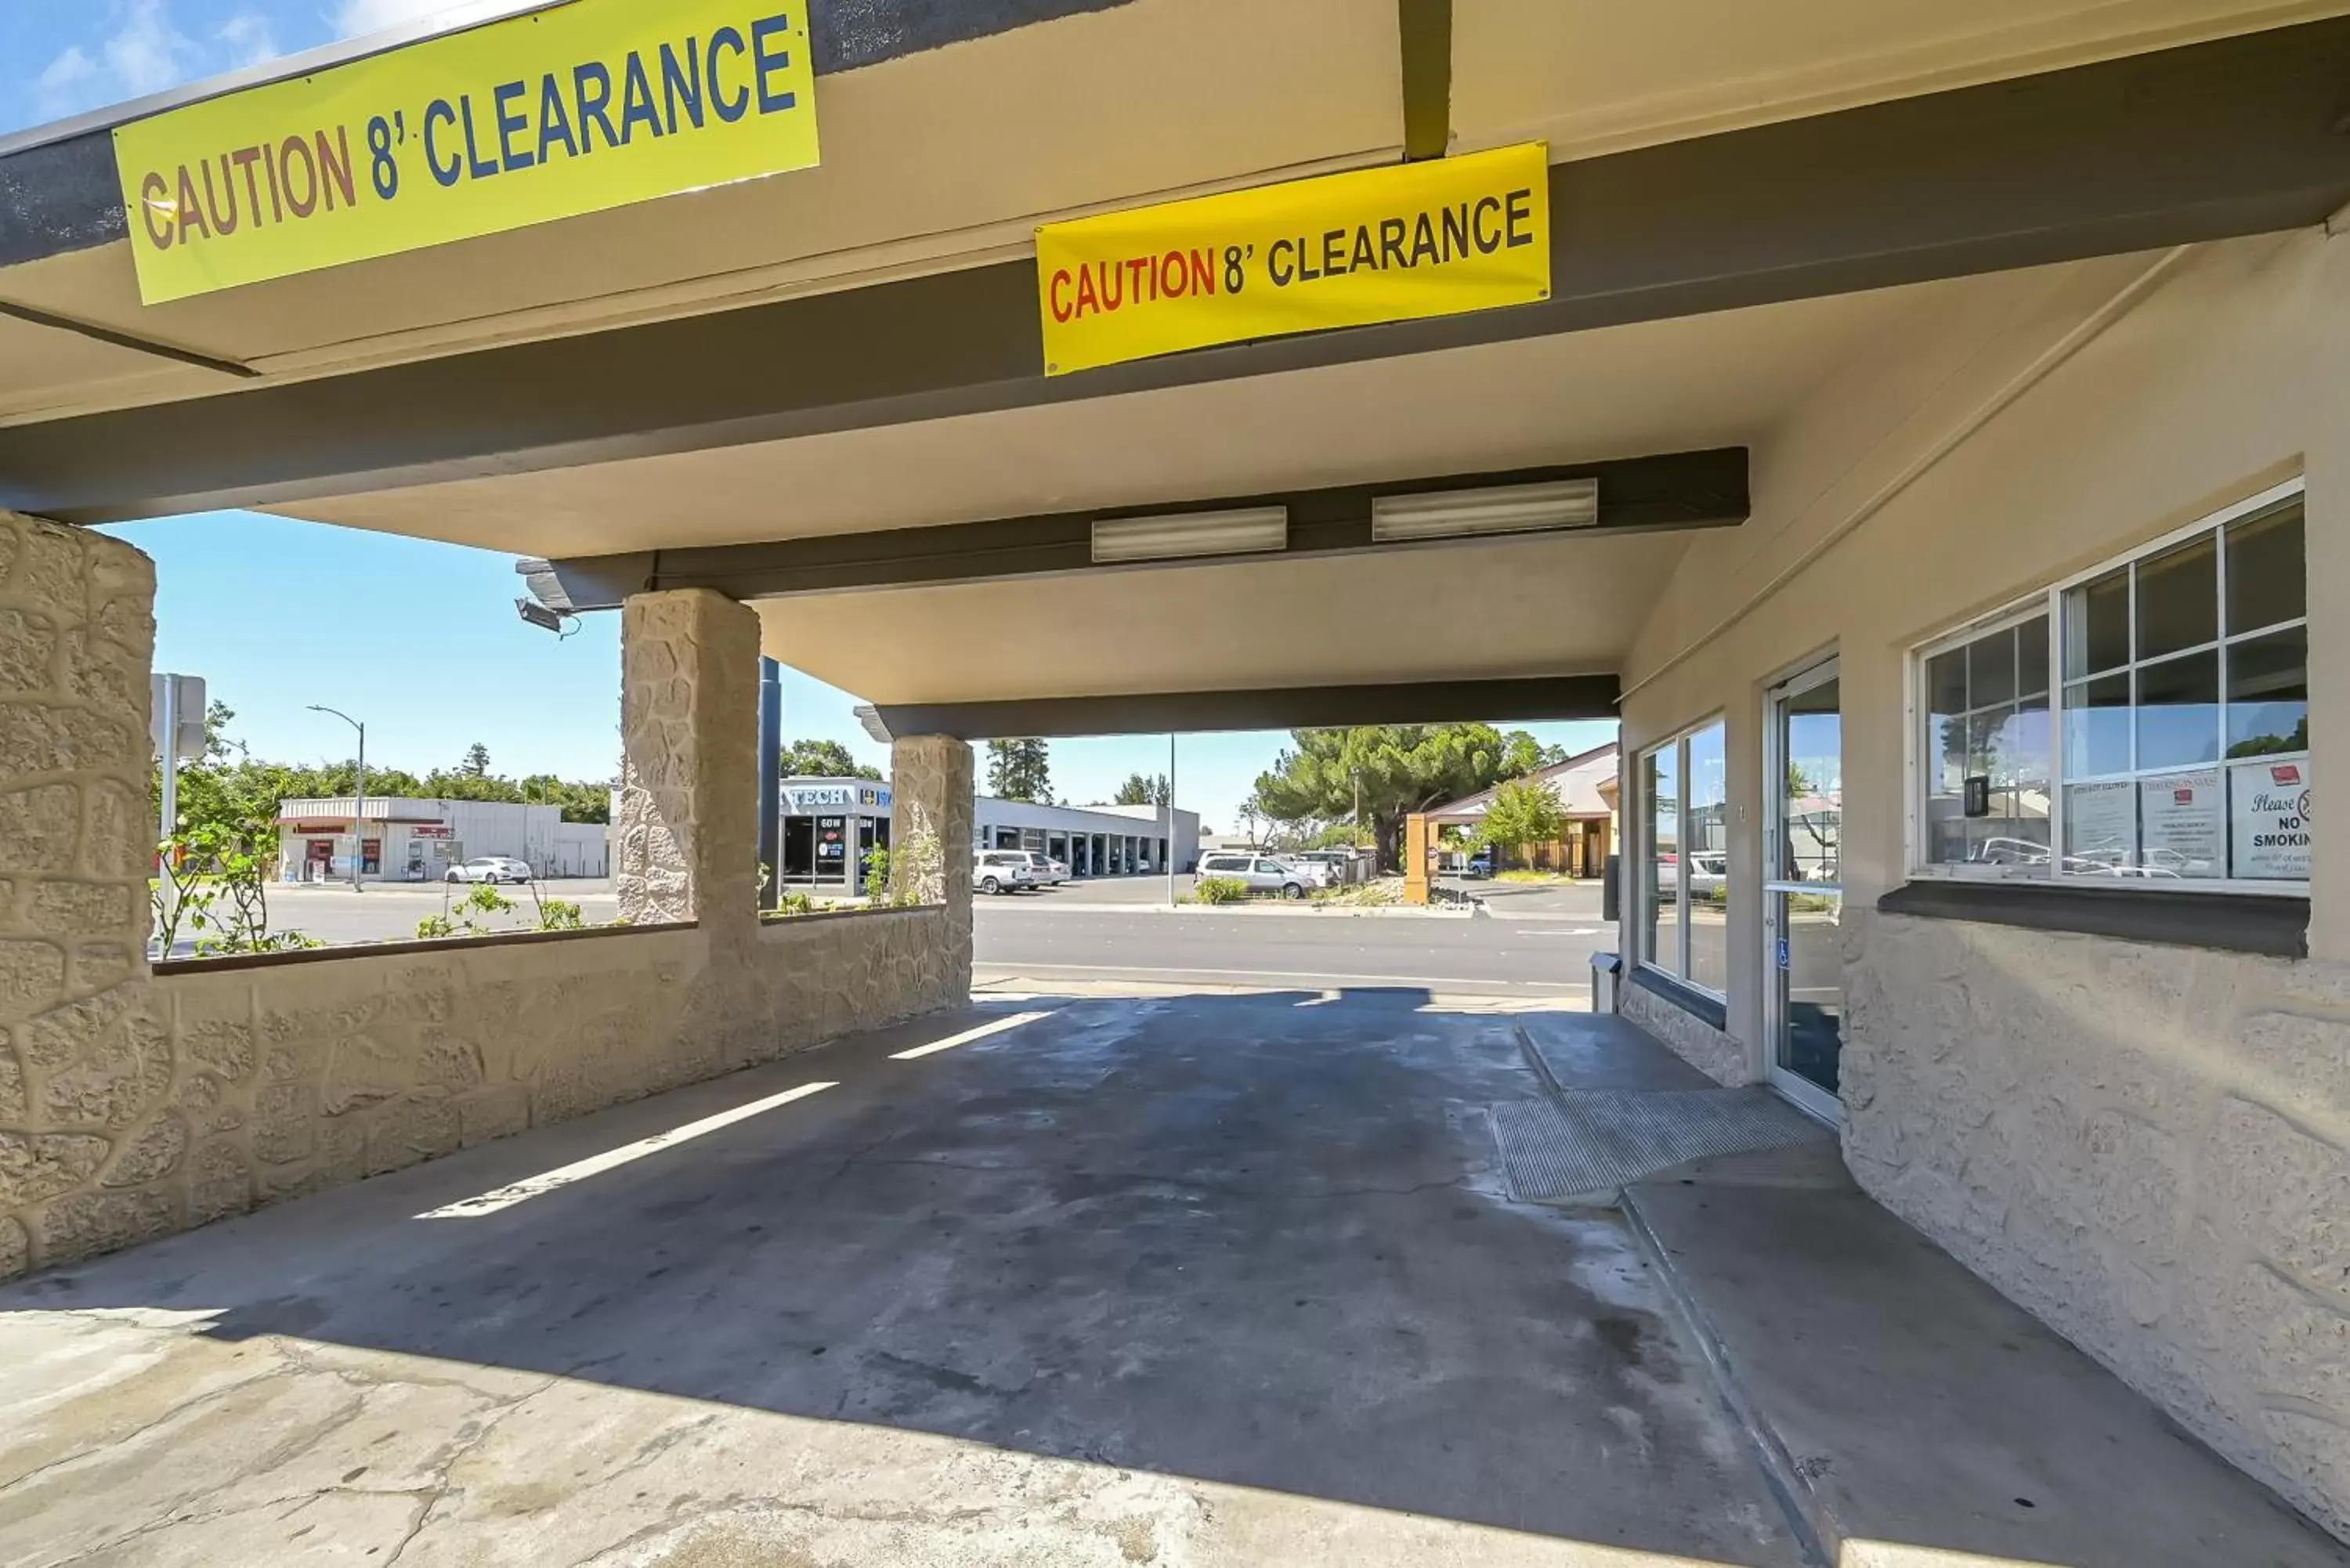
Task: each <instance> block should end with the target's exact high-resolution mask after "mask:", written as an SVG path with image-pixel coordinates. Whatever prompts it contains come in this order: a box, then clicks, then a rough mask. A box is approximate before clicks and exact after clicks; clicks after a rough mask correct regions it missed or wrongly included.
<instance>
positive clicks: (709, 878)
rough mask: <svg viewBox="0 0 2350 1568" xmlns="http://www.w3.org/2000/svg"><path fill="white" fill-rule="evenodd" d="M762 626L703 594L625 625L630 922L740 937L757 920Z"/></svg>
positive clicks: (667, 602)
mask: <svg viewBox="0 0 2350 1568" xmlns="http://www.w3.org/2000/svg"><path fill="white" fill-rule="evenodd" d="M758 660H759V618H758V617H757V616H756V615H755V614H754V613H753V612H752V611H751V610H749V609H746V608H744V607H743V606H741V605H738V604H734V603H733V602H731V601H729V600H727V599H725V598H723V597H720V596H719V595H717V594H713V593H711V592H709V591H708V590H706V589H702V588H686V589H682V590H680V591H678V592H675V593H663V594H643V595H639V597H636V598H633V599H631V600H629V603H628V606H627V607H626V608H625V610H624V611H623V613H622V617H621V620H620V745H621V774H620V823H619V865H618V866H616V867H614V868H613V871H614V877H613V880H614V883H615V886H616V889H617V891H618V892H619V898H620V916H621V918H622V919H625V920H628V921H629V922H630V923H632V924H635V925H640V926H643V925H655V924H660V923H662V922H665V921H684V920H693V921H699V922H700V923H701V924H702V927H703V928H704V929H709V930H712V931H713V932H717V933H723V934H740V933H741V932H743V931H745V930H747V929H749V928H750V927H751V925H752V923H753V922H754V920H756V919H757V918H758V916H757V892H756V889H757V875H758V873H757V870H756V866H757V859H756V857H757V852H758V818H757V812H756V809H755V807H754V800H753V796H752V794H751V791H750V790H749V789H747V788H746V787H744V786H745V784H746V781H747V780H748V779H749V778H750V776H751V773H752V770H753V768H754V766H755V765H756V753H757V751H758V740H757V718H756V710H757V693H758V687H757V684H756V682H757V679H758Z"/></svg>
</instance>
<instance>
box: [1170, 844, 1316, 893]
mask: <svg viewBox="0 0 2350 1568" xmlns="http://www.w3.org/2000/svg"><path fill="white" fill-rule="evenodd" d="M1200 875H1201V877H1232V879H1233V880H1234V881H1238V882H1245V883H1247V884H1248V890H1249V891H1250V892H1252V893H1270V894H1272V895H1274V897H1275V898H1304V897H1305V890H1306V889H1307V888H1318V887H1321V886H1322V885H1323V881H1322V879H1323V877H1326V875H1327V873H1326V872H1325V871H1323V870H1322V869H1321V868H1320V867H1316V868H1315V870H1313V871H1307V870H1306V869H1305V867H1300V866H1292V865H1290V864H1289V863H1288V862H1286V861H1283V860H1276V859H1274V857H1272V856H1270V855H1235V854H1232V853H1229V852H1225V853H1218V854H1214V855H1202V856H1201V857H1200Z"/></svg>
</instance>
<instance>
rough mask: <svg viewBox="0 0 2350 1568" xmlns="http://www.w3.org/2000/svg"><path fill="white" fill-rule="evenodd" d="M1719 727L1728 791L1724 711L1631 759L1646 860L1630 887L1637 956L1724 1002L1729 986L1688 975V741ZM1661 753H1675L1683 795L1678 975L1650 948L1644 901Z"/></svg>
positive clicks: (1676, 896) (1676, 843)
mask: <svg viewBox="0 0 2350 1568" xmlns="http://www.w3.org/2000/svg"><path fill="white" fill-rule="evenodd" d="M1716 728H1719V729H1720V730H1721V753H1722V761H1723V763H1724V767H1725V773H1724V776H1723V779H1722V784H1723V788H1724V790H1725V791H1727V789H1728V786H1729V782H1730V781H1729V778H1728V774H1727V771H1726V770H1727V765H1728V763H1729V759H1730V720H1729V716H1728V715H1727V714H1726V713H1721V712H1716V713H1712V714H1709V715H1708V716H1707V717H1705V718H1702V719H1700V720H1699V721H1698V722H1696V723H1694V724H1690V725H1687V726H1685V727H1684V728H1682V729H1679V730H1676V731H1674V732H1673V733H1672V734H1670V735H1669V736H1668V737H1666V738H1665V739H1664V740H1661V741H1659V742H1656V743H1655V744H1654V745H1649V746H1643V747H1641V748H1640V750H1639V752H1638V753H1637V754H1636V755H1635V756H1634V758H1633V775H1632V776H1633V777H1634V778H1635V779H1637V780H1638V795H1639V802H1640V855H1641V857H1642V860H1641V864H1640V866H1639V867H1638V871H1637V873H1636V875H1638V877H1639V881H1638V883H1637V884H1636V885H1635V886H1634V888H1633V890H1632V919H1633V920H1634V921H1635V922H1636V923H1637V924H1638V927H1639V931H1640V944H1639V945H1640V956H1639V965H1640V967H1641V968H1642V969H1645V970H1649V971H1654V972H1655V973H1657V974H1660V975H1662V976H1664V977H1665V978H1666V979H1667V980H1669V981H1672V982H1673V983H1674V984H1676V985H1685V986H1687V987H1689V989H1690V990H1691V991H1694V992H1697V993H1698V994H1699V995H1700V996H1710V997H1712V998H1713V999H1714V1000H1715V1001H1717V1002H1725V1003H1726V1002H1729V1000H1730V993H1729V992H1727V991H1717V990H1716V989H1714V988H1713V987H1712V986H1710V985H1707V984H1704V983H1703V982H1701V981H1697V980H1693V979H1691V978H1690V972H1689V970H1690V918H1689V855H1690V846H1689V840H1690V761H1689V742H1690V738H1691V737H1692V736H1696V735H1700V734H1703V733H1704V732H1706V731H1708V730H1711V729H1716ZM1661 752H1671V753H1673V754H1674V756H1673V760H1674V764H1675V766H1676V767H1677V768H1678V769H1679V772H1678V774H1677V775H1676V776H1677V777H1678V778H1679V800H1678V801H1677V802H1676V804H1675V806H1674V812H1673V855H1674V867H1673V868H1674V872H1675V876H1674V877H1673V913H1674V929H1676V930H1678V931H1679V933H1680V953H1679V960H1680V966H1681V967H1680V972H1679V973H1678V974H1676V973H1674V972H1673V971H1671V970H1669V969H1667V968H1665V966H1664V965H1662V964H1660V963H1659V962H1657V961H1656V958H1657V955H1656V954H1655V953H1653V952H1651V951H1649V950H1648V912H1647V910H1645V909H1642V908H1641V903H1640V900H1641V898H1642V896H1643V894H1644V891H1645V889H1646V888H1647V887H1648V869H1649V867H1653V866H1654V865H1655V864H1656V859H1657V846H1656V845H1655V844H1654V842H1652V840H1653V839H1654V837H1655V834H1656V830H1655V828H1654V826H1652V825H1653V823H1654V821H1655V813H1654V812H1653V810H1652V809H1651V802H1650V801H1649V799H1648V759H1649V758H1650V757H1653V756H1656V755H1657V754H1658V753H1661ZM1733 896H1734V895H1733ZM1663 908H1664V904H1663V900H1662V899H1661V898H1659V901H1658V909H1659V910H1661V909H1663Z"/></svg>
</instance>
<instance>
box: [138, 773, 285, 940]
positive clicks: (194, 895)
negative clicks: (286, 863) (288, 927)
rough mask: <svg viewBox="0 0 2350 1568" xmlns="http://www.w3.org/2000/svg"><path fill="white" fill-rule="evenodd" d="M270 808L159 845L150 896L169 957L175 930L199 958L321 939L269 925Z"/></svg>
mask: <svg viewBox="0 0 2350 1568" xmlns="http://www.w3.org/2000/svg"><path fill="white" fill-rule="evenodd" d="M156 848H157V860H158V875H157V877H156V879H155V882H154V884H153V887H152V888H151V897H152V898H153V901H154V910H155V930H156V933H157V936H158V938H159V939H160V942H161V945H160V948H159V951H160V952H161V954H162V956H164V957H166V958H169V957H170V956H171V955H172V953H173V952H174V951H175V950H177V949H178V947H179V942H180V937H181V933H182V931H183V930H185V931H187V932H189V933H192V934H193V935H194V937H195V939H196V954H197V956H198V957H200V958H218V957H224V956H226V955H228V954H232V953H266V952H283V951H287V950H294V949H299V948H315V947H319V946H322V945H324V944H322V943H320V942H319V941H317V940H316V939H315V938H311V937H307V936H305V935H303V934H302V933H301V932H299V931H272V930H271V929H269V875H270V871H271V868H272V867H274V866H275V865H276V859H277V826H276V807H275V805H274V804H273V805H272V806H271V809H270V814H269V816H268V817H267V818H266V819H257V818H255V817H253V816H250V815H246V816H242V817H240V818H238V819H237V820H235V821H234V822H233V823H221V822H212V823H206V824H203V825H202V826H196V827H185V828H182V829H181V830H180V831H178V832H175V833H173V834H172V835H171V836H169V837H167V838H165V839H164V840H163V841H162V842H161V844H160V845H158V846H156Z"/></svg>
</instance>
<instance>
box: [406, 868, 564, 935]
mask: <svg viewBox="0 0 2350 1568" xmlns="http://www.w3.org/2000/svg"><path fill="white" fill-rule="evenodd" d="M531 891H532V892H533V893H534V894H536V892H537V891H538V889H537V888H532V889H531ZM447 897H448V895H447V894H446V893H443V894H442V898H444V899H445V898H447ZM558 901H559V900H558ZM520 907H521V906H520V905H518V904H516V903H515V901H514V900H513V899H512V898H507V897H506V896H505V895H504V893H501V892H499V891H498V890H497V888H496V887H495V886H494V885H493V884H491V883H488V882H476V883H474V884H473V891H471V892H469V893H467V894H466V895H465V896H464V897H463V898H460V899H458V900H457V902H455V903H454V904H451V905H449V906H448V907H447V908H445V909H442V911H441V913H439V914H437V915H427V916H425V917H424V918H423V919H421V920H419V921H417V922H416V936H417V940H420V941H432V940H439V939H442V938H447V937H484V936H487V935H489V934H490V933H491V932H492V931H494V930H496V929H498V928H497V927H495V926H491V925H484V923H483V922H484V920H485V919H487V918H488V917H490V916H492V915H511V914H513V913H514V912H515V909H519V908H520Z"/></svg>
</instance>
